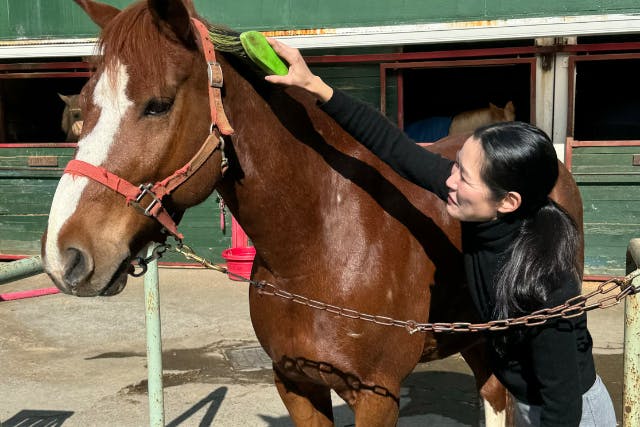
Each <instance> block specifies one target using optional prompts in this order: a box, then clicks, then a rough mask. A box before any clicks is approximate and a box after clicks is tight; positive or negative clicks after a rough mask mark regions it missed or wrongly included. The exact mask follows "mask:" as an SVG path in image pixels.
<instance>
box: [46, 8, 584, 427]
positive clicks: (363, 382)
mask: <svg viewBox="0 0 640 427" xmlns="http://www.w3.org/2000/svg"><path fill="white" fill-rule="evenodd" d="M76 2H77V3H78V4H80V6H81V7H82V8H83V9H84V10H85V12H86V13H87V14H88V15H89V16H90V17H91V18H92V19H93V21H94V22H96V23H97V24H98V25H99V26H100V27H102V29H103V31H102V34H101V46H102V49H103V56H101V57H100V58H99V61H100V62H99V63H98V64H97V65H98V66H97V70H96V72H95V73H94V75H93V76H92V77H91V79H90V80H89V82H88V83H87V85H86V86H85V87H84V88H83V91H82V102H83V116H84V118H85V121H84V127H83V130H82V134H81V136H80V140H79V143H78V151H77V153H76V158H75V159H76V160H77V161H82V162H84V163H85V164H89V165H94V166H100V167H101V168H103V169H100V171H101V172H100V173H101V174H102V177H103V178H104V183H107V184H108V185H111V186H112V188H116V189H120V187H121V186H122V185H124V184H123V182H124V181H122V180H123V179H126V181H128V182H131V183H148V182H158V181H160V180H163V179H164V178H165V177H168V176H172V175H171V174H172V173H173V172H174V171H176V170H177V169H179V168H181V167H182V166H184V165H185V163H187V162H188V161H189V159H191V158H192V157H193V156H194V153H196V152H197V151H198V150H199V148H200V147H201V146H202V145H203V141H204V140H205V139H206V140H207V141H209V139H208V138H209V136H210V131H211V128H210V126H211V111H210V106H209V96H208V91H210V89H208V75H207V64H206V61H205V58H204V56H203V52H202V50H201V47H200V46H201V41H202V37H200V36H198V35H197V32H196V30H195V29H194V28H195V27H194V25H193V24H192V22H191V19H190V18H191V17H192V16H195V11H194V10H193V6H192V4H191V2H190V1H186V0H184V1H183V0H148V1H146V2H143V3H136V4H134V5H131V6H129V7H128V8H126V9H124V10H122V11H120V10H118V9H116V8H114V7H112V6H108V5H104V4H101V3H97V2H94V1H91V0H76ZM217 61H218V62H219V63H220V66H221V69H222V72H223V75H224V88H223V92H222V101H223V102H224V109H225V110H226V113H227V116H228V119H229V121H230V123H231V124H232V125H233V127H234V129H235V132H234V133H233V135H231V136H224V139H223V141H224V143H225V144H224V147H223V148H222V149H217V150H215V151H214V152H213V154H211V155H210V156H209V157H208V158H207V159H206V160H205V161H204V162H203V164H202V166H201V167H200V168H199V169H197V171H196V172H195V173H193V174H192V175H190V177H189V179H188V180H187V181H185V182H184V183H183V184H182V185H181V186H180V187H178V188H177V189H175V191H174V192H173V193H172V194H171V195H169V196H166V197H164V199H162V206H163V207H164V209H166V211H168V212H171V213H172V216H173V218H174V219H176V220H177V219H179V217H180V216H181V214H182V213H183V212H184V211H185V210H186V209H187V208H189V207H190V206H193V205H195V204H197V203H199V202H201V201H203V200H204V199H205V198H206V197H207V196H208V195H209V194H211V192H212V191H213V190H214V188H215V189H217V190H218V191H219V192H220V193H221V194H222V196H223V197H224V200H225V201H226V203H227V205H228V207H229V209H230V210H231V212H232V213H233V215H234V216H235V218H236V219H237V220H238V222H239V223H240V224H241V225H242V227H243V228H244V230H245V231H246V233H247V234H248V235H249V237H250V238H251V240H252V242H253V243H254V246H255V249H256V257H255V261H254V265H253V271H252V279H253V280H256V281H266V282H268V283H270V284H273V285H274V286H277V287H278V288H280V289H282V290H283V291H286V292H291V293H296V294H301V295H304V296H305V297H308V298H312V299H314V300H319V301H323V302H326V303H328V304H333V305H335V306H339V307H344V308H348V309H350V310H356V311H358V312H364V313H370V314H375V315H383V316H388V317H390V318H393V319H401V320H407V319H413V320H415V321H417V322H426V321H429V322H436V321H438V322H451V321H474V320H476V316H475V314H474V313H475V311H474V309H473V307H472V304H471V300H470V297H469V295H468V292H467V291H466V289H465V284H464V274H463V267H462V258H461V253H460V227H459V224H458V223H457V222H456V221H455V220H453V219H452V218H450V217H449V216H448V215H447V213H446V210H445V207H444V204H443V203H442V202H441V201H440V200H439V199H438V198H436V197H435V196H433V195H432V194H430V193H428V192H425V191H424V190H422V189H420V188H418V187H417V186H415V185H413V184H411V183H409V182H407V181H406V180H404V179H402V178H401V177H400V176H399V175H397V174H396V173H394V172H393V171H392V170H391V169H390V168H389V167H388V166H386V165H385V164H383V163H382V162H381V161H380V160H379V159H378V158H377V157H375V156H374V155H373V154H371V153H370V152H369V151H368V150H367V149H365V148H364V147H363V146H362V145H360V144H359V143H358V142H357V141H354V140H353V138H352V137H350V136H349V135H348V134H347V133H346V132H344V131H343V130H342V129H341V128H340V127H339V126H338V125H337V124H336V123H335V122H334V121H333V120H331V119H330V118H329V117H328V116H327V115H326V114H325V113H324V112H322V111H321V110H320V109H319V108H318V107H317V105H316V104H315V102H314V100H313V99H312V98H311V97H310V96H309V95H308V94H306V93H303V92H302V91H299V90H294V89H282V88H279V87H275V86H273V85H270V84H269V83H266V82H265V81H264V79H263V76H262V75H261V74H260V73H259V72H257V71H256V69H255V67H252V66H251V65H249V64H247V63H246V62H245V61H244V60H243V59H242V58H239V57H235V56H233V55H230V54H222V53H220V52H218V54H217ZM217 114H218V117H219V116H220V115H221V114H222V110H221V109H220V105H218V106H217ZM218 123H219V125H218V127H219V128H220V127H221V125H220V123H222V124H224V121H221V122H218ZM221 130H223V131H224V132H223V133H230V129H229V128H225V127H224V126H222V129H221ZM214 132H217V130H216V129H214ZM463 141H464V137H457V138H455V139H450V140H448V142H445V143H443V144H436V146H437V148H433V149H435V150H441V151H442V152H443V153H445V154H446V155H448V156H453V155H454V153H455V151H456V150H457V149H459V147H460V146H461V143H462V142H463ZM223 155H224V156H223ZM223 157H226V158H227V159H228V164H229V167H228V170H227V171H226V173H224V174H223V169H224V168H223V165H224V162H223ZM182 170H183V172H184V168H183V169H182ZM107 171H108V172H107ZM118 177H120V178H118ZM96 179H98V178H95V177H94V178H93V179H90V178H88V177H86V176H82V174H81V173H79V172H77V171H76V172H71V171H69V170H67V173H65V174H64V175H63V176H62V178H61V180H60V183H59V186H58V188H57V190H56V193H55V196H54V200H53V203H52V206H51V214H50V218H49V225H48V231H47V233H45V235H44V236H43V245H42V248H43V249H42V252H43V259H44V265H45V269H46V271H47V273H48V274H49V275H50V277H51V278H52V279H53V281H54V282H55V283H56V285H57V286H58V287H59V288H60V289H61V290H62V291H63V292H66V293H68V294H73V295H77V296H96V295H115V294H117V293H118V292H120V291H121V290H122V289H123V288H124V286H125V284H126V280H127V271H128V268H129V265H130V263H131V261H132V259H133V257H135V255H136V254H137V253H138V252H139V251H141V250H142V249H143V248H144V247H145V246H146V245H147V244H148V243H149V242H151V241H153V240H155V241H163V240H164V239H165V238H166V235H165V234H163V233H162V232H161V229H162V226H161V225H160V224H159V223H158V222H156V221H155V220H154V219H152V218H150V217H148V216H145V215H142V214H140V213H139V212H138V211H137V210H136V209H133V208H132V207H131V206H129V203H125V199H124V198H123V197H122V196H121V195H120V194H118V193H117V192H116V191H113V190H112V189H110V188H108V187H107V186H106V185H107V184H104V183H99V182H96V181H95V180H96ZM107 181H108V182H107ZM103 184H104V185H103ZM561 194H562V196H563V197H564V199H563V200H565V201H566V203H568V205H567V204H566V203H565V206H566V207H567V208H569V209H570V210H571V211H572V212H574V213H575V214H578V213H579V209H581V208H580V206H581V205H580V199H579V197H577V196H578V195H577V188H576V186H575V183H573V181H571V179H570V175H568V174H566V173H565V174H564V175H563V178H562V187H561ZM128 201H131V200H128ZM576 218H581V216H576ZM249 301H250V312H251V319H252V321H253V325H254V328H255V333H256V336H257V338H258V340H259V341H260V343H261V345H262V346H263V348H264V349H265V351H266V352H267V354H268V355H269V356H270V357H271V358H272V359H273V368H274V377H275V383H276V386H277V389H278V392H279V393H280V396H281V397H282V399H283V401H284V404H285V405H286V407H287V409H288V411H289V413H290V415H291V418H292V419H293V421H294V422H295V424H296V425H304V426H329V425H333V421H332V420H333V414H332V407H331V398H330V390H331V389H333V390H335V391H336V393H337V394H338V395H340V396H341V397H342V398H343V399H344V400H345V401H346V402H347V403H348V404H349V406H350V407H351V408H352V409H353V410H354V412H355V420H356V425H358V426H392V425H395V424H396V423H397V419H398V403H399V395H400V384H401V382H402V380H403V379H404V378H405V377H406V376H407V375H409V374H410V373H411V371H412V370H413V369H414V367H415V366H416V364H417V363H418V362H420V361H428V360H433V359H436V358H442V357H445V356H448V355H450V354H453V353H456V352H461V353H462V355H463V356H464V357H465V359H466V360H467V362H468V363H469V364H470V366H471V368H472V369H473V371H474V374H475V377H476V381H477V384H478V386H479V387H480V388H481V393H482V395H483V396H484V397H485V398H487V400H489V401H490V404H491V405H492V407H493V408H494V409H495V410H497V411H500V410H502V409H503V408H504V402H505V400H504V398H505V394H504V389H503V388H502V387H501V385H499V384H498V383H497V381H495V379H494V377H491V376H490V372H489V370H488V368H487V366H486V363H485V361H484V359H483V357H484V352H483V348H484V343H483V342H482V341H481V335H480V334H472V333H460V334H439V333H437V334H434V333H415V334H410V333H409V332H408V331H407V330H406V329H405V328H399V327H393V326H388V325H382V324H378V323H375V322H367V321H364V320H362V319H353V318H349V317H347V316H344V315H339V314H336V313H334V312H329V311H326V310H324V311H323V310H319V309H317V308H313V307H309V306H305V305H301V304H297V303H295V302H294V301H291V300H288V299H285V298H278V297H275V296H271V295H267V294H264V293H261V292H260V291H259V290H258V289H256V288H255V287H251V288H250V290H249ZM487 412H492V411H487Z"/></svg>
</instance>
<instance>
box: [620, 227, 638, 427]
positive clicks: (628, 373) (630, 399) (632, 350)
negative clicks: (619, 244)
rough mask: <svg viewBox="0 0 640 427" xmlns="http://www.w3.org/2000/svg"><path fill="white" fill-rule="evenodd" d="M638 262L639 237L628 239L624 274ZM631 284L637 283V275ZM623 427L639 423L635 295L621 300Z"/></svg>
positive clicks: (630, 270)
mask: <svg viewBox="0 0 640 427" xmlns="http://www.w3.org/2000/svg"><path fill="white" fill-rule="evenodd" d="M639 264H640V238H637V239H631V241H630V242H629V247H628V249H627V274H629V273H631V272H633V271H635V270H637V269H638V267H639ZM632 284H633V285H634V286H638V285H640V277H636V278H635V279H634V280H633V282H632ZM622 402H623V403H622V425H623V427H632V426H633V427H636V426H640V299H639V298H638V296H637V295H634V296H631V297H628V298H625V302H624V389H623V392H622Z"/></svg>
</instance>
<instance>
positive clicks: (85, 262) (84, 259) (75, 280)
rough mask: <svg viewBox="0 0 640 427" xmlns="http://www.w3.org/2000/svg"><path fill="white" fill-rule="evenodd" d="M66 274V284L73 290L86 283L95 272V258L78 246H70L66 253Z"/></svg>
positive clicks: (64, 276) (64, 278)
mask: <svg viewBox="0 0 640 427" xmlns="http://www.w3.org/2000/svg"><path fill="white" fill-rule="evenodd" d="M65 259H66V262H65V265H64V274H63V276H62V278H63V280H64V282H65V284H66V285H67V286H68V287H69V289H70V290H71V291H72V292H73V291H74V290H76V289H77V287H78V286H79V285H80V284H82V283H84V282H85V281H86V280H87V279H88V278H89V276H90V275H91V273H92V272H93V259H92V258H91V256H89V255H88V254H87V253H85V252H84V251H82V250H81V249H78V248H68V249H67V250H66V253H65Z"/></svg>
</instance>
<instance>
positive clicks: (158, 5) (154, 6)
mask: <svg viewBox="0 0 640 427" xmlns="http://www.w3.org/2000/svg"><path fill="white" fill-rule="evenodd" d="M147 5H148V7H149V11H150V12H151V15H153V19H154V20H155V21H156V23H157V24H158V25H160V26H161V27H162V26H168V27H169V29H170V30H171V32H172V33H173V34H175V36H176V37H177V38H178V40H180V41H181V42H182V43H184V44H185V45H186V46H188V47H194V46H196V38H195V35H194V33H193V27H192V26H191V16H190V14H189V12H190V11H192V12H193V4H192V3H191V1H190V0H187V1H186V5H185V3H183V0H147Z"/></svg>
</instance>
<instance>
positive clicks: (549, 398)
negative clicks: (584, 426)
mask: <svg viewBox="0 0 640 427" xmlns="http://www.w3.org/2000/svg"><path fill="white" fill-rule="evenodd" d="M574 287H575V288H576V290H574V289H573V288H574ZM576 294H577V285H576V286H573V285H568V284H565V286H563V289H558V290H556V291H555V292H552V295H551V296H550V301H549V303H550V305H549V306H555V305H559V304H562V303H564V302H565V301H566V300H567V299H569V298H571V297H573V296H575V295H576ZM586 328H587V316H586V314H583V315H581V316H579V317H575V318H571V319H554V320H550V321H548V322H547V323H545V324H543V325H540V326H537V327H534V328H532V331H531V334H530V344H531V349H530V350H531V359H532V368H533V374H534V377H535V379H536V381H537V383H538V386H539V387H540V395H541V397H542V412H541V414H540V425H541V426H558V427H560V426H562V427H566V426H578V425H579V424H580V419H581V417H582V393H583V392H584V390H583V379H582V376H583V375H588V373H587V372H582V369H581V363H580V360H581V356H582V355H580V354H578V353H579V350H578V337H579V336H582V335H583V333H585V332H586ZM589 354H590V353H589Z"/></svg>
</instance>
